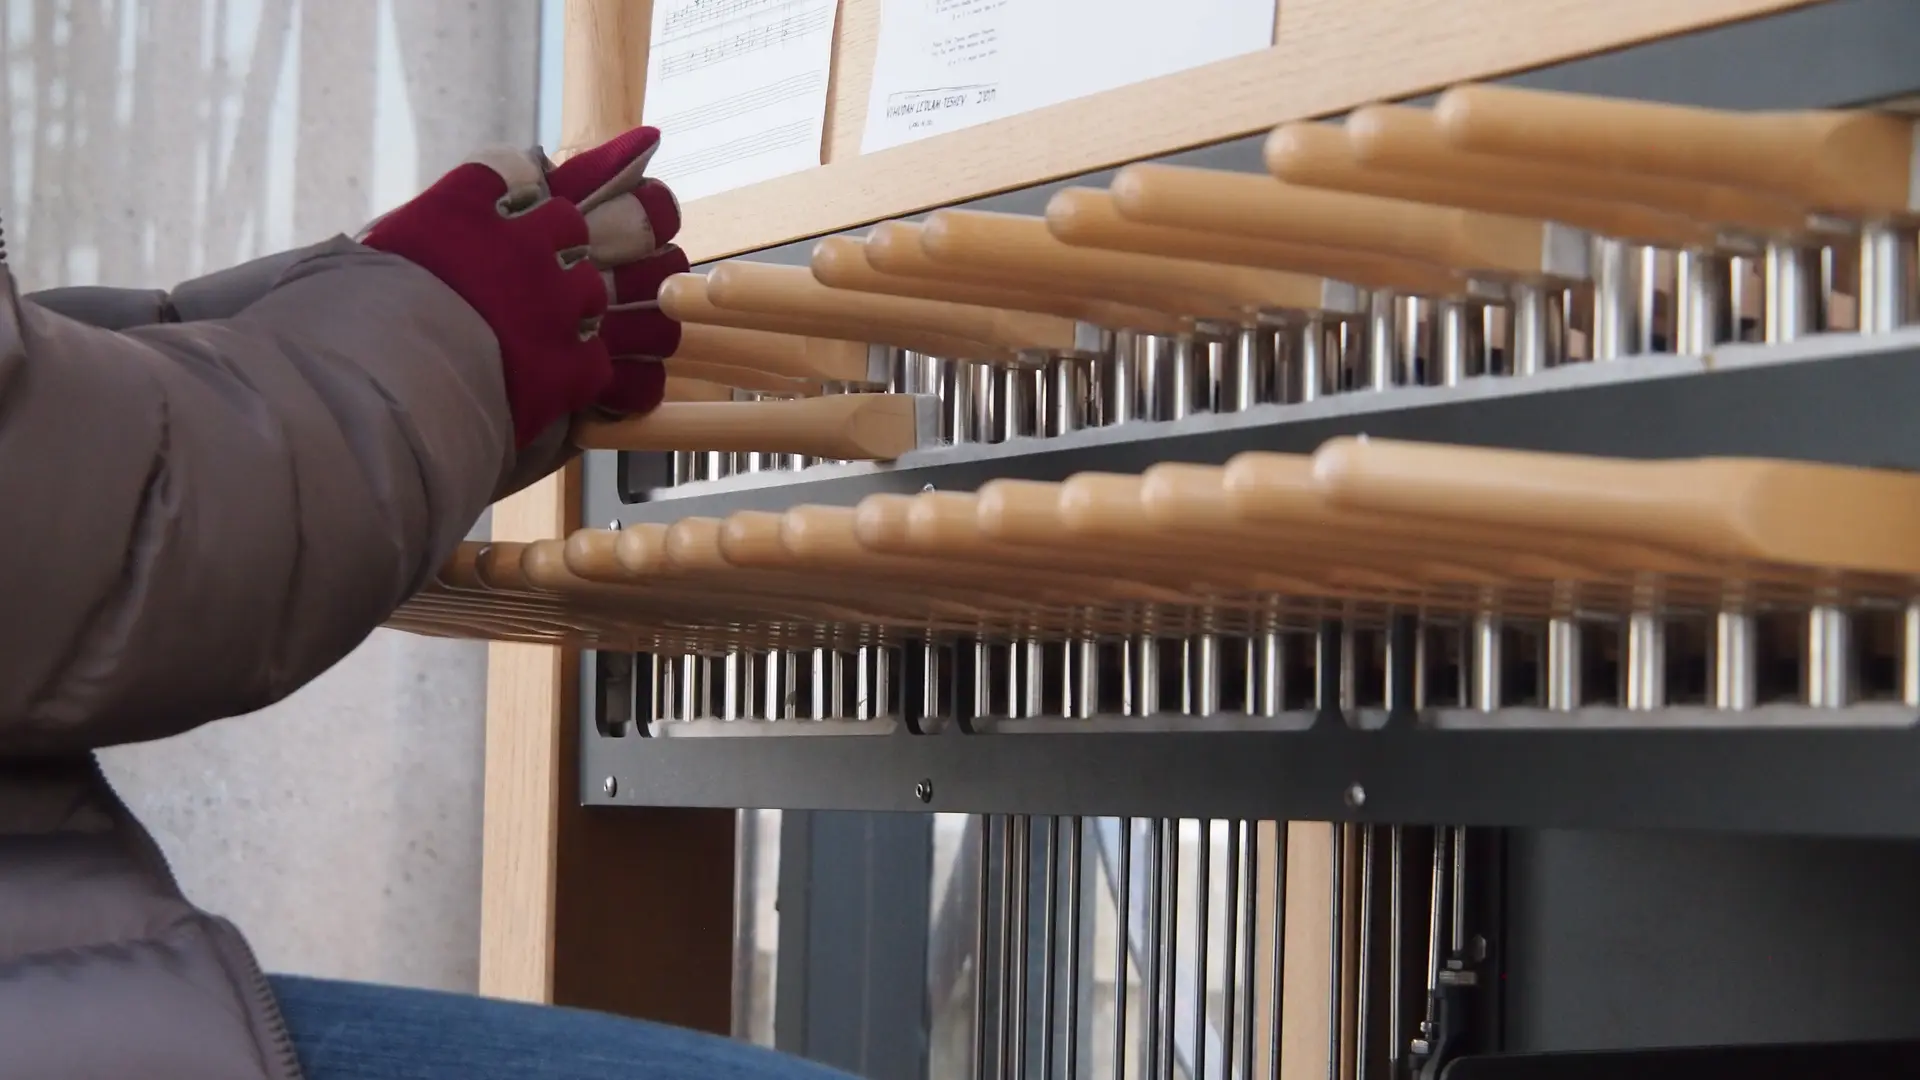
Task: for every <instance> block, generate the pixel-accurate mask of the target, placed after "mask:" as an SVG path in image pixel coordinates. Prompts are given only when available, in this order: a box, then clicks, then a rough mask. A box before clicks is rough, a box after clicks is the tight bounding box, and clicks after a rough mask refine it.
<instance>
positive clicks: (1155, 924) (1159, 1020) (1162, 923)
mask: <svg viewBox="0 0 1920 1080" xmlns="http://www.w3.org/2000/svg"><path fill="white" fill-rule="evenodd" d="M1166 843H1167V823H1166V819H1164V818H1154V819H1152V820H1151V821H1150V822H1148V824H1147V851H1148V853H1149V855H1148V863H1147V947H1146V948H1145V949H1144V950H1142V951H1143V952H1144V953H1145V954H1146V956H1147V986H1146V996H1145V1000H1144V1001H1143V1002H1142V1003H1141V1004H1142V1006H1143V1009H1144V1011H1145V1012H1146V1014H1147V1016H1148V1018H1149V1019H1148V1021H1147V1052H1146V1062H1145V1067H1144V1068H1143V1069H1142V1070H1141V1071H1142V1073H1143V1074H1144V1075H1145V1076H1149V1077H1154V1078H1156V1080H1158V1078H1160V1077H1161V1076H1162V1075H1163V1074H1162V1073H1161V1071H1160V1062H1161V1057H1160V1044H1161V1043H1162V1042H1165V1041H1166V1040H1167V1038H1168V1035H1169V1033H1168V1031H1167V1025H1166V1018H1165V1017H1164V1016H1162V1015H1161V1013H1162V1007H1163V1004H1164V1003H1163V1001H1162V997H1163V996H1164V995H1163V993H1162V989H1163V984H1164V983H1165V981H1166V971H1167V966H1166V964H1165V963H1163V962H1162V955H1161V945H1162V943H1163V941H1164V939H1165V936H1166V925H1167V924H1166V904H1165V902H1164V900H1163V899H1162V897H1163V895H1164V894H1165V892H1166V887H1167V884H1166V872H1167V852H1166Z"/></svg>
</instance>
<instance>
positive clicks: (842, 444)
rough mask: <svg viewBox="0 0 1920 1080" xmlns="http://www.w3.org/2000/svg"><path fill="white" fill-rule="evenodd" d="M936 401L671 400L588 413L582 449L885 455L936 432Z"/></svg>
mask: <svg viewBox="0 0 1920 1080" xmlns="http://www.w3.org/2000/svg"><path fill="white" fill-rule="evenodd" d="M938 431H939V424H938V403H937V402H936V401H935V400H934V399H932V398H923V397H920V396H918V395H914V394H833V395H829V396H826V397H817V398H806V399H803V400H799V401H728V402H704V401H701V402H684V403H682V402H668V403H666V404H664V405H661V406H660V407H659V408H657V409H655V410H654V411H653V412H650V413H648V414H646V415H645V416H633V417H627V418H624V419H619V420H599V419H591V420H582V421H580V422H579V423H577V424H575V425H574V431H573V441H574V445H576V446H578V447H580V448H581V449H582V450H723V451H735V452H749V453H751V452H759V453H773V454H807V455H810V456H813V457H823V458H844V459H850V460H864V461H885V460H890V459H892V458H897V457H899V456H900V455H901V454H904V453H906V452H907V451H908V450H912V449H915V448H917V447H920V446H924V445H928V444H929V443H931V442H932V441H933V438H934V437H935V436H937V433H938Z"/></svg>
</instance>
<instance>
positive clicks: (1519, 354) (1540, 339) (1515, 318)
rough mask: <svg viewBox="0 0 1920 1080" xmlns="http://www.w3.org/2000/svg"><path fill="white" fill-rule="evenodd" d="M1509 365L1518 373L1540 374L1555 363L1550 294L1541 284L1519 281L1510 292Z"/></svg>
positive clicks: (1514, 372) (1511, 369)
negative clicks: (1552, 355)
mask: <svg viewBox="0 0 1920 1080" xmlns="http://www.w3.org/2000/svg"><path fill="white" fill-rule="evenodd" d="M1510 299H1511V304H1512V309H1511V310H1510V311H1509V313H1508V317H1507V364H1508V371H1509V372H1510V373H1512V374H1514V375H1537V374H1539V373H1540V372H1542V371H1544V370H1546V368H1547V367H1548V366H1549V364H1550V363H1551V361H1550V356H1551V349H1552V345H1551V342H1552V329H1551V327H1550V325H1549V323H1550V319H1549V309H1548V306H1547V293H1546V290H1545V289H1542V288H1541V287H1540V286H1538V285H1532V284H1518V285H1515V286H1513V290H1512V292H1511V294H1510Z"/></svg>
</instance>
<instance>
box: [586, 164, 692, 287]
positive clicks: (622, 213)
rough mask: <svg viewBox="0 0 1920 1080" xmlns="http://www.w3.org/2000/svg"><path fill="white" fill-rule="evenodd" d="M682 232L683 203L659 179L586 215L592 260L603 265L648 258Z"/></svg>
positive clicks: (616, 264) (615, 264)
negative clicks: (681, 206)
mask: <svg viewBox="0 0 1920 1080" xmlns="http://www.w3.org/2000/svg"><path fill="white" fill-rule="evenodd" d="M679 231H680V201H679V200H678V199H676V198H674V197H673V192H672V191H671V190H669V189H668V188H667V185H665V184H663V183H661V182H660V181H658V180H647V181H645V182H643V183H642V184H641V185H640V186H639V187H638V188H636V189H634V190H633V191H632V192H630V193H628V194H625V195H621V196H619V197H617V198H615V199H612V200H611V201H608V202H604V203H601V204H600V205H599V206H597V207H595V208H593V209H592V210H590V211H588V212H587V234H588V236H589V237H590V238H591V240H590V243H591V244H592V246H593V261H594V262H596V263H599V264H600V265H601V266H619V265H620V264H622V263H630V262H633V261H634V260H635V259H639V258H642V257H643V256H646V255H649V254H651V253H653V252H654V251H656V250H658V249H659V248H660V247H661V245H663V244H665V243H667V241H669V240H672V239H673V238H674V235H675V234H677V233H678V232H679Z"/></svg>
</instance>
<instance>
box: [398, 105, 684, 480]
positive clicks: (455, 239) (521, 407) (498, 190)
mask: <svg viewBox="0 0 1920 1080" xmlns="http://www.w3.org/2000/svg"><path fill="white" fill-rule="evenodd" d="M659 141H660V133H659V132H658V131H657V130H655V129H653V128H637V129H635V130H633V131H630V132H628V133H626V134H625V135H622V136H620V137H618V138H616V139H613V140H611V141H609V142H607V143H606V144H604V145H602V146H599V147H596V148H594V149H593V150H589V151H586V152H584V153H582V154H579V155H577V156H575V157H574V158H573V159H571V160H569V161H568V162H567V163H566V164H565V165H562V166H560V167H558V168H552V167H550V166H549V165H548V164H547V162H546V161H545V160H544V159H542V158H540V157H539V156H538V155H537V154H534V153H525V152H520V151H513V150H496V151H490V152H487V153H483V154H480V155H477V156H476V157H475V158H474V159H473V160H470V161H468V162H467V163H466V164H464V165H461V166H459V167H458V168H456V169H454V170H453V171H452V172H450V173H448V174H447V175H446V176H444V177H441V178H440V180H439V181H437V182H436V183H435V184H434V185H433V186H432V187H430V188H428V189H427V190H426V191H425V192H422V193H421V194H420V195H419V196H418V197H416V198H414V199H413V200H412V201H411V202H408V203H406V204H405V205H403V206H401V207H399V208H398V209H396V210H394V211H393V212H391V213H389V214H387V215H386V216H384V217H382V218H380V219H379V220H377V221H375V222H374V223H373V224H372V225H371V226H370V227H369V228H368V230H367V232H366V234H365V235H364V236H363V237H362V238H361V242H362V243H364V244H366V245H367V246H369V247H373V248H378V249H380V250H382V251H388V252H391V253H393V254H395V255H399V256H401V257H403V258H405V259H408V260H409V261H411V262H413V263H416V264H417V265H419V266H420V267H422V268H423V269H425V270H427V271H428V272H429V273H432V274H433V275H434V276H435V277H438V278H439V279H440V280H441V281H442V282H443V283H445V284H446V285H447V287H448V288H451V289H452V290H453V291H454V292H455V293H458V294H459V295H460V297H461V298H462V299H464V300H465V301H466V302H467V303H468V304H470V305H472V306H473V308H474V310H475V311H476V312H478V313H479V314H480V317H481V318H482V319H484V320H486V323H487V325H488V326H489V327H491V328H492V329H493V332H494V336H495V337H496V338H497V339H498V340H499V343H500V360H501V368H502V374H503V376H504V379H505V383H506V395H507V406H508V409H509V410H510V411H511V413H512V415H513V430H514V440H515V445H516V447H525V446H527V445H528V444H529V443H531V442H532V441H533V440H534V439H535V438H536V437H538V436H539V435H540V434H541V433H542V432H544V431H546V430H547V429H548V428H549V427H551V426H552V425H553V424H554V423H555V422H556V421H558V420H560V419H561V418H562V417H565V416H567V415H570V414H572V413H575V412H579V411H581V410H583V409H585V408H588V407H590V406H593V405H596V404H598V405H601V406H603V407H605V408H609V409H613V410H615V411H622V412H632V411H641V412H643V411H646V410H647V409H651V408H652V407H653V406H654V405H655V404H657V403H658V402H659V399H660V392H661V388H662V387H663V385H664V379H663V376H662V373H661V371H660V365H659V364H658V363H651V362H647V361H646V360H645V359H642V358H658V357H664V356H666V355H669V354H671V352H672V351H673V349H674V348H675V347H676V346H677V345H678V343H679V326H678V324H676V323H674V322H673V320H671V319H669V318H667V317H666V315H665V314H663V313H662V312H660V311H659V307H658V303H657V301H656V300H655V299H654V294H655V292H657V290H658V287H659V282H660V281H662V280H664V279H665V278H666V277H667V276H668V275H670V274H673V273H677V272H679V271H680V270H684V269H686V257H685V256H684V255H682V254H680V252H679V251H678V249H675V248H673V247H672V246H671V245H668V244H667V241H668V240H670V239H671V238H672V236H673V234H674V233H675V232H676V231H678V229H679V227H680V212H679V206H678V205H677V204H676V203H675V201H674V198H673V195H672V193H671V192H669V191H668V190H667V189H666V187H665V185H662V184H660V183H659V182H658V181H651V180H647V179H645V176H644V174H645V171H646V165H647V161H648V159H649V158H651V157H652V155H653V151H654V149H655V147H657V146H658V145H659ZM649 283H651V284H649ZM615 356H618V357H619V358H620V361H621V363H620V371H619V375H618V377H617V378H616V372H615V364H614V357H615Z"/></svg>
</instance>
